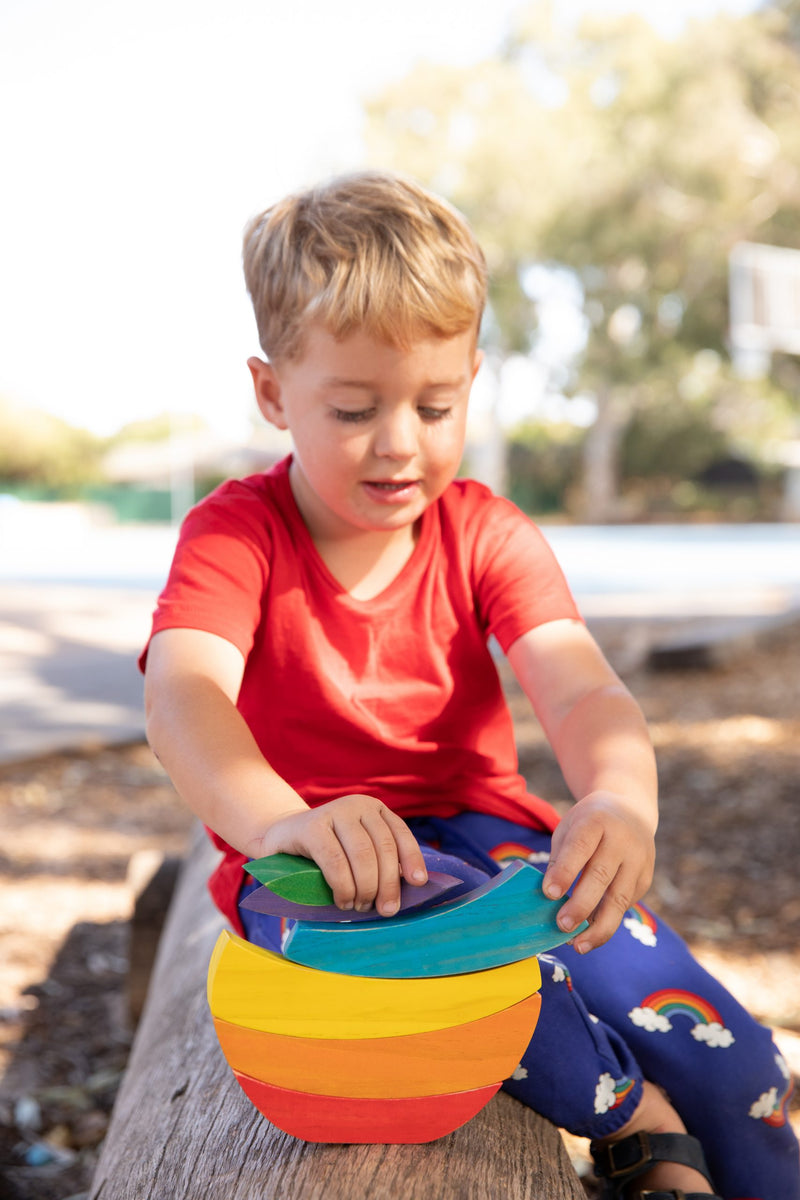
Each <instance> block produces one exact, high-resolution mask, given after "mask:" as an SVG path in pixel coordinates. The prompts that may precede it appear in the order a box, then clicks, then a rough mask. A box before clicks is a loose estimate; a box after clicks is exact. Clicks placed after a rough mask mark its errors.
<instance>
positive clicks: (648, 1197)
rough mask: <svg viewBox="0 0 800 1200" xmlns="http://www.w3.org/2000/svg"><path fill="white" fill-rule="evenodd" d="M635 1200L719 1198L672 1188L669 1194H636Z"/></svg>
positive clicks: (705, 1193) (702, 1199)
mask: <svg viewBox="0 0 800 1200" xmlns="http://www.w3.org/2000/svg"><path fill="white" fill-rule="evenodd" d="M636 1200H721V1197H719V1196H710V1195H709V1193H708V1192H682V1191H681V1189H680V1188H672V1189H671V1190H670V1191H669V1192H637V1194H636Z"/></svg>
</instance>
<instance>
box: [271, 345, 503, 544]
mask: <svg viewBox="0 0 800 1200" xmlns="http://www.w3.org/2000/svg"><path fill="white" fill-rule="evenodd" d="M481 358H482V355H481V354H480V353H479V352H478V351H476V349H475V334H474V332H473V331H468V332H466V333H463V334H458V335H456V336H455V337H450V338H422V339H420V340H419V341H418V342H415V343H414V344H413V345H412V346H411V347H410V349H407V350H401V349H397V348H396V347H393V346H389V345H387V344H386V343H384V342H379V341H376V340H374V339H373V338H371V337H369V336H368V335H367V334H365V333H360V332H359V333H355V334H352V335H351V336H350V337H347V338H344V339H342V340H341V341H337V339H336V338H334V337H333V335H332V334H330V333H328V332H327V330H326V329H324V328H323V327H322V326H319V325H313V326H311V328H310V329H309V330H308V331H307V333H306V336H305V339H304V348H303V353H302V355H301V357H300V358H298V359H297V360H295V361H292V362H288V363H281V364H278V365H273V364H269V363H265V362H262V361H261V359H258V358H252V359H250V360H249V362H248V366H249V367H250V370H251V372H252V374H253V381H254V383H255V389H256V397H257V399H258V403H259V407H260V409H261V411H262V413H263V414H264V416H265V417H266V418H267V420H268V421H271V422H272V424H273V425H277V426H278V428H280V429H289V430H290V431H291V434H292V439H293V442H294V446H295V454H294V459H293V462H292V467H291V471H290V480H291V484H292V490H293V492H294V496H295V499H296V501H297V504H298V507H299V509H300V511H301V513H302V514H303V517H304V519H305V521H306V524H307V525H308V527H309V529H310V531H311V534H312V536H313V537H315V538H317V539H322V540H325V539H331V538H335V539H341V538H343V537H347V536H352V535H354V534H356V533H357V532H365V531H371V532H385V533H392V532H394V531H398V532H403V533H405V535H406V536H407V534H408V528H409V526H412V525H413V524H414V522H415V521H416V520H417V519H418V518H419V517H420V516H421V514H422V512H423V511H424V510H425V509H426V508H427V507H428V505H429V504H431V503H433V501H434V500H436V499H438V497H439V496H441V494H442V492H443V491H444V490H445V488H446V487H447V486H448V484H450V483H451V482H452V480H453V479H454V478H455V475H456V472H457V470H458V466H459V463H460V461H461V455H462V451H463V448H464V435H465V430H466V420H467V402H468V399H469V393H470V388H471V386H472V381H473V379H474V378H475V374H476V372H477V370H478V367H479V366H480V362H481Z"/></svg>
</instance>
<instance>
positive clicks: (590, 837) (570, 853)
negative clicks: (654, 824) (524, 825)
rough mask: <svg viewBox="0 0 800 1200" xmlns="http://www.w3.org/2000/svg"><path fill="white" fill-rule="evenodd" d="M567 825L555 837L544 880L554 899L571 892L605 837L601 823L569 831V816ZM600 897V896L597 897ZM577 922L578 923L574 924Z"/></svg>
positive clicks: (548, 891)
mask: <svg viewBox="0 0 800 1200" xmlns="http://www.w3.org/2000/svg"><path fill="white" fill-rule="evenodd" d="M563 825H564V831H563V833H562V831H561V828H559V830H558V831H557V834H558V833H561V836H560V837H558V836H555V837H554V838H553V844H552V848H551V851H550V862H549V863H548V865H547V870H546V871H545V876H544V880H543V882H542V890H543V891H544V894H545V896H548V897H549V898H550V899H551V900H560V899H561V897H562V896H565V895H566V894H567V892H568V891H569V889H570V887H572V884H573V883H574V882H575V880H576V879H577V878H578V876H579V875H580V873H581V871H582V870H583V869H584V867H585V866H586V864H587V863H588V862H590V861H591V859H592V856H593V855H594V854H595V852H596V850H597V848H598V846H599V845H600V844H601V842H602V840H603V829H602V826H601V825H600V824H599V822H590V821H587V822H585V823H584V824H583V825H581V826H579V827H578V828H577V829H576V828H575V827H573V828H572V829H571V830H569V832H568V831H567V824H566V818H565V821H564V822H563ZM565 835H566V836H565ZM607 882H608V881H607ZM599 898H600V897H599V896H598V897H597V899H598V900H599ZM562 911H563V910H562ZM588 911H589V912H590V911H591V909H589V910H588ZM581 919H583V918H581ZM575 924H577V922H574V923H573V927H574V925H575Z"/></svg>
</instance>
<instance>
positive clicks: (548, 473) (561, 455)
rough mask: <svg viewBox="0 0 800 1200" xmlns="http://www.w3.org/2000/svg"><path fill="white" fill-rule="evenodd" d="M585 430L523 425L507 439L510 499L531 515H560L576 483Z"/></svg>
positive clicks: (532, 423)
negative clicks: (556, 513)
mask: <svg viewBox="0 0 800 1200" xmlns="http://www.w3.org/2000/svg"><path fill="white" fill-rule="evenodd" d="M584 436H585V431H584V430H581V429H577V428H576V427H575V426H574V425H552V424H547V425H544V424H542V423H540V422H533V421H531V422H526V423H525V424H524V425H519V426H517V428H516V429H514V430H513V431H512V432H511V435H510V437H509V440H508V459H507V472H508V486H507V492H508V495H509V497H510V499H511V500H513V501H514V503H515V504H517V505H518V506H519V507H520V508H521V509H522V510H523V512H527V513H529V514H530V515H531V516H535V515H540V514H544V513H554V512H563V511H564V510H565V508H567V507H568V506H569V493H570V490H571V489H572V488H574V487H575V486H576V485H577V483H578V480H579V476H580V469H581V443H582V441H583V438H584Z"/></svg>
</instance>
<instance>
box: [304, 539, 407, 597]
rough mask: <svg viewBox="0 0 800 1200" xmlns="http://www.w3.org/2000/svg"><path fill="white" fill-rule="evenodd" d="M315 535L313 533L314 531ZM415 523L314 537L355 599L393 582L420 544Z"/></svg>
mask: <svg viewBox="0 0 800 1200" xmlns="http://www.w3.org/2000/svg"><path fill="white" fill-rule="evenodd" d="M312 536H313V535H312ZM417 537H418V531H417V529H416V527H415V526H413V525H410V526H404V527H403V528H402V529H397V530H394V531H392V532H391V533H382V532H381V533H378V532H374V533H373V532H369V531H365V532H363V533H354V534H353V535H352V536H350V537H347V538H320V537H314V538H313V541H314V545H315V546H316V548H317V553H318V554H319V556H320V558H321V559H322V561H323V562H324V563H325V566H326V567H327V568H328V570H329V571H330V573H331V575H333V577H334V579H335V580H336V581H337V583H339V584H340V585H341V586H342V587H343V588H344V590H345V591H346V592H349V593H350V595H351V596H353V597H354V599H356V600H373V599H374V598H375V596H379V595H380V593H381V592H383V591H385V590H386V588H387V587H388V586H389V585H390V584H391V583H393V582H394V580H395V579H396V578H397V576H398V575H399V574H400V572H401V571H402V570H403V567H404V566H405V565H406V563H407V562H408V560H409V559H410V558H411V555H412V554H413V553H414V547H415V546H416V544H417Z"/></svg>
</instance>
